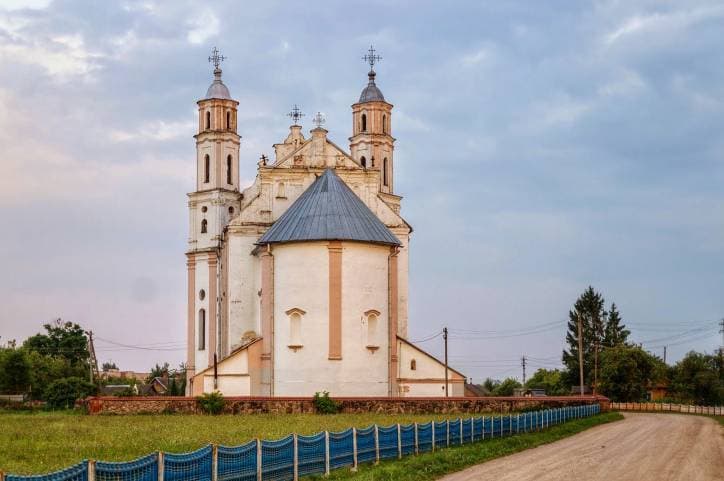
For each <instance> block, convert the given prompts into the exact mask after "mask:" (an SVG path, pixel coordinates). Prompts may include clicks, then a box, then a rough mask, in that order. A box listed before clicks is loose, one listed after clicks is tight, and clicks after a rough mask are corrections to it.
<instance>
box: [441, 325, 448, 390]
mask: <svg viewBox="0 0 724 481" xmlns="http://www.w3.org/2000/svg"><path fill="white" fill-rule="evenodd" d="M442 338H443V340H444V341H445V397H448V390H447V327H443V328H442Z"/></svg>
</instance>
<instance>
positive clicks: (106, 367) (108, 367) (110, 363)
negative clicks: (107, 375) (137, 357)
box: [101, 361, 118, 372]
mask: <svg viewBox="0 0 724 481" xmlns="http://www.w3.org/2000/svg"><path fill="white" fill-rule="evenodd" d="M111 369H114V370H118V366H116V363H115V362H113V361H106V362H104V363H103V365H102V366H101V370H102V371H103V372H106V371H110V370H111Z"/></svg>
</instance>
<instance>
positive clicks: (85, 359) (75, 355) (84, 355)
mask: <svg viewBox="0 0 724 481" xmlns="http://www.w3.org/2000/svg"><path fill="white" fill-rule="evenodd" d="M43 327H44V328H45V330H46V332H47V334H36V335H34V336H31V337H29V338H27V339H26V340H25V342H24V343H23V347H24V348H25V349H27V350H31V351H36V352H39V353H40V354H43V355H46V356H55V357H63V358H65V359H67V360H68V362H70V364H71V366H79V365H80V366H84V368H85V369H86V370H87V369H88V364H89V362H90V354H89V352H88V339H87V338H86V335H85V331H83V328H82V327H80V326H79V325H78V324H74V323H72V322H63V321H62V320H61V319H56V320H55V322H53V323H50V324H45V325H44V326H43Z"/></svg>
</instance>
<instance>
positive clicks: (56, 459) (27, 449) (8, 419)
mask: <svg viewBox="0 0 724 481" xmlns="http://www.w3.org/2000/svg"><path fill="white" fill-rule="evenodd" d="M443 419H446V418H445V417H444V416H442V415H388V414H373V413H368V414H335V415H326V416H323V415H314V414H282V415H271V414H257V415H220V416H204V415H185V414H169V415H130V416H88V415H84V414H78V413H73V412H34V413H23V412H8V411H4V412H3V411H0V470H2V471H4V472H5V473H12V474H42V473H47V472H49V471H54V470H57V469H62V468H65V467H68V466H70V465H72V464H75V463H77V462H79V461H81V460H83V459H96V460H103V461H128V460H131V459H134V458H137V457H139V456H144V455H146V454H149V453H150V452H152V451H159V450H161V451H166V452H188V451H192V450H194V449H197V448H199V447H201V446H203V445H206V444H208V443H217V444H224V445H227V446H234V445H239V444H243V443H246V442H247V441H249V440H252V439H254V438H257V437H258V438H261V439H278V438H281V437H284V436H286V435H288V434H291V433H295V432H296V433H297V434H313V433H316V432H319V431H325V430H327V431H342V430H345V429H347V428H350V427H353V426H354V427H358V428H362V427H367V426H369V425H371V424H375V423H377V424H379V425H381V426H384V425H390V424H395V423H403V424H404V423H410V422H420V423H424V422H427V421H430V420H443Z"/></svg>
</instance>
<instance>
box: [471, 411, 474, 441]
mask: <svg viewBox="0 0 724 481" xmlns="http://www.w3.org/2000/svg"><path fill="white" fill-rule="evenodd" d="M470 442H471V443H474V442H475V416H471V417H470Z"/></svg>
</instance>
